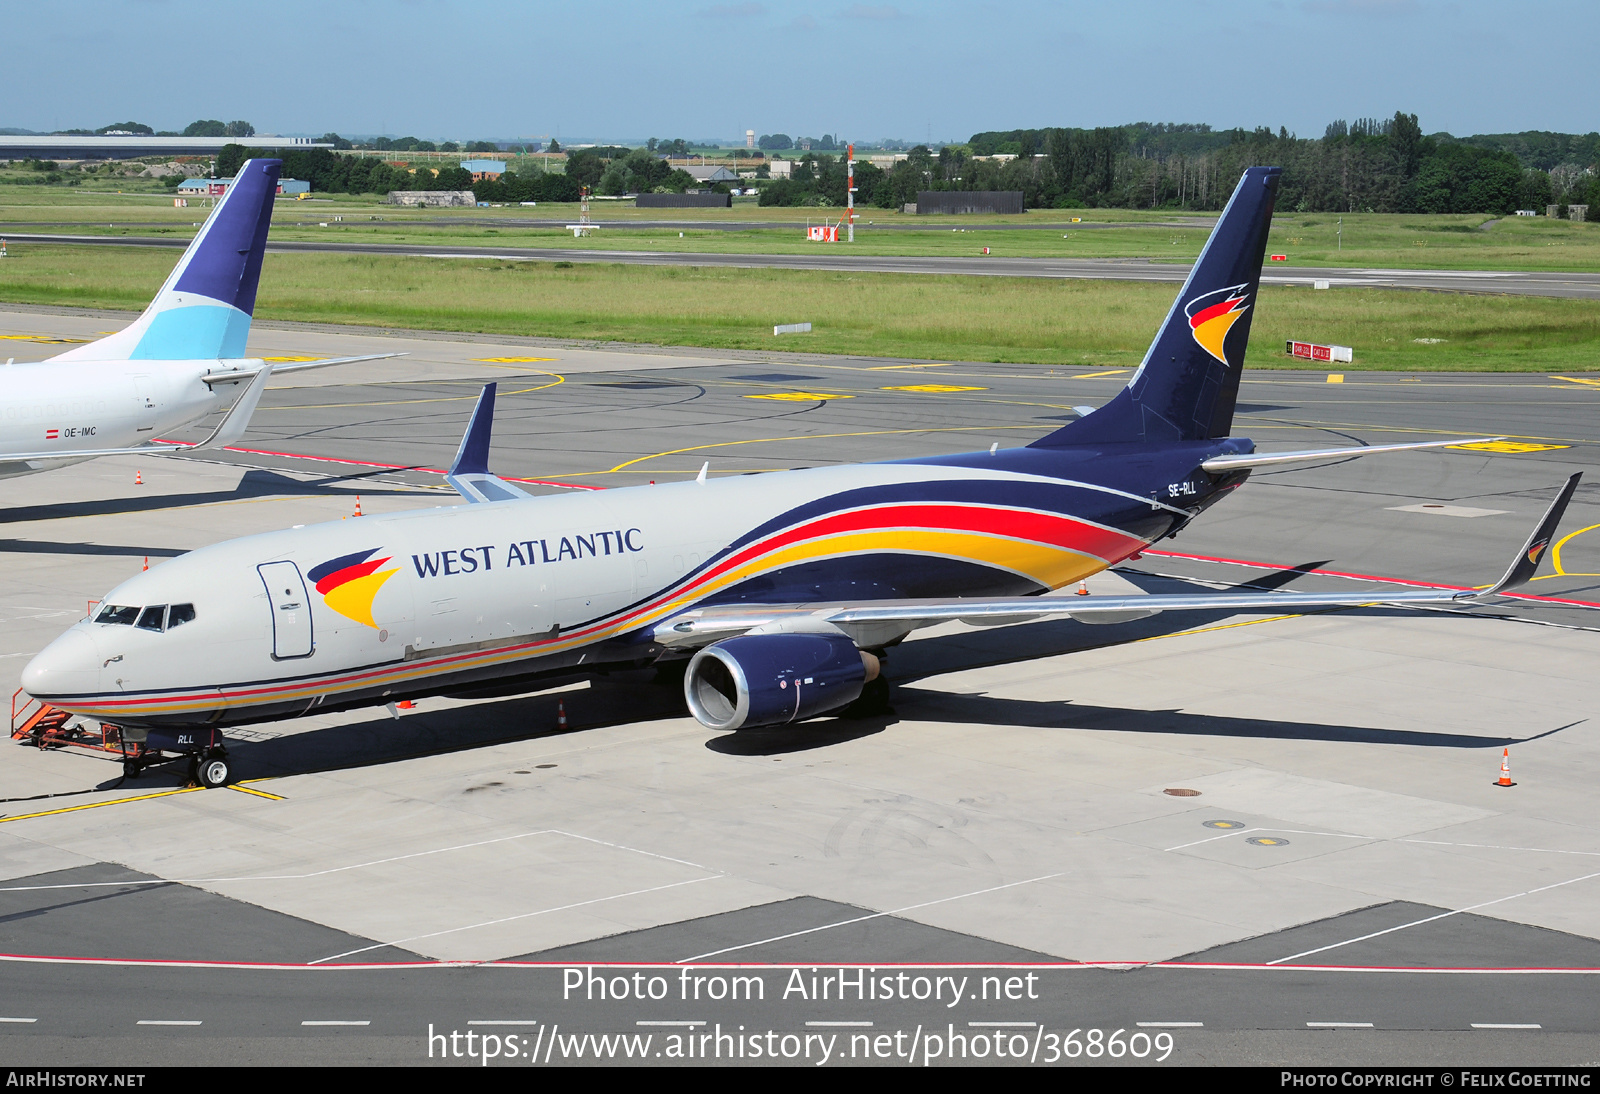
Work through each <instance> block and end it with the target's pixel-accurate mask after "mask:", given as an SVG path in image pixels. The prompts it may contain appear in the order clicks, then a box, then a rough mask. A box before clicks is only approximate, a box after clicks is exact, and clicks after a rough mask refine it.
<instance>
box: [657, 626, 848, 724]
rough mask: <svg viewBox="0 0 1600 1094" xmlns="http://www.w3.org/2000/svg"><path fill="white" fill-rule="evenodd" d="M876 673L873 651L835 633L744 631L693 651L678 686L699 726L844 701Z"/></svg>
mask: <svg viewBox="0 0 1600 1094" xmlns="http://www.w3.org/2000/svg"><path fill="white" fill-rule="evenodd" d="M877 675H878V659H877V658H876V657H874V656H873V655H872V654H870V653H865V652H863V651H861V650H858V649H856V645H855V643H854V642H852V641H851V640H850V639H849V638H847V637H846V636H845V635H843V634H817V633H811V634H746V635H741V636H739V637H738V638H728V639H725V640H723V641H721V642H718V643H716V644H714V645H710V646H707V647H706V648H705V649H703V650H701V651H700V652H699V653H697V654H695V655H694V659H693V660H692V661H690V662H689V668H688V671H687V672H685V673H684V676H683V692H684V697H685V698H686V699H687V700H688V701H689V710H690V712H691V713H692V714H693V715H694V716H695V718H696V719H697V720H698V721H699V722H700V724H701V725H703V726H705V727H706V728H708V729H745V728H748V727H750V726H772V725H785V724H787V723H789V722H798V721H800V720H801V719H802V718H811V717H815V716H816V715H818V714H826V713H828V712H829V711H832V710H838V709H840V708H841V707H845V706H848V705H849V704H851V703H853V702H855V700H856V699H857V698H858V697H859V696H860V695H861V689H862V688H863V687H864V686H866V684H867V682H868V681H869V680H873V679H876V677H877Z"/></svg>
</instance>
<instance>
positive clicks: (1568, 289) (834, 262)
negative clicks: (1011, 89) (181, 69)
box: [7, 233, 1600, 300]
mask: <svg viewBox="0 0 1600 1094" xmlns="http://www.w3.org/2000/svg"><path fill="white" fill-rule="evenodd" d="M7 239H9V240H11V241H13V242H18V243H54V244H61V243H67V244H86V245H90V246H116V247H176V248H183V247H187V246H188V245H189V241H188V240H187V239H182V238H171V239H162V238H157V237H151V236H77V235H44V234H31V233H13V234H10V235H8V236H7ZM267 250H268V251H270V252H272V253H274V254H294V253H300V252H303V253H321V254H387V255H404V256H410V257H419V258H499V259H508V260H512V261H524V262H557V261H560V262H587V263H610V262H616V263H623V264H626V265H634V266H716V267H726V268H730V269H768V270H825V271H833V272H843V273H908V274H957V275H962V276H967V277H1035V278H1062V279H1074V280H1103V281H1163V282H1173V283H1178V282H1182V281H1183V280H1184V278H1186V277H1188V276H1189V269H1190V267H1189V264H1188V263H1157V262H1151V261H1150V260H1149V259H1126V258H1079V259H1064V258H1003V257H1000V256H997V255H991V256H978V255H974V256H972V257H969V258H946V257H922V256H884V255H850V254H845V253H842V252H838V251H834V252H825V253H818V254H814V255H759V254H754V255H750V254H689V253H679V252H674V251H597V250H568V249H566V248H561V247H467V246H447V245H437V246H428V245H423V244H402V243H339V242H334V241H331V240H330V241H328V242H324V243H319V242H289V241H283V240H279V241H276V242H272V243H269V244H268V245H267ZM1264 269H1265V270H1266V272H1264V273H1263V274H1262V278H1261V280H1262V281H1263V282H1264V283H1266V284H1280V285H1311V284H1314V283H1315V282H1317V281H1327V282H1328V283H1329V285H1330V287H1334V288H1345V287H1355V288H1374V289H1412V290H1425V291H1429V292H1458V293H1480V294H1496V295H1509V296H1557V297H1566V298H1570V299H1579V300H1600V273H1572V272H1563V273H1551V272H1544V271H1504V270H1502V271H1496V270H1386V269H1364V268H1352V269H1344V268H1338V267H1318V266H1279V265H1276V264H1271V265H1269V266H1268V267H1264Z"/></svg>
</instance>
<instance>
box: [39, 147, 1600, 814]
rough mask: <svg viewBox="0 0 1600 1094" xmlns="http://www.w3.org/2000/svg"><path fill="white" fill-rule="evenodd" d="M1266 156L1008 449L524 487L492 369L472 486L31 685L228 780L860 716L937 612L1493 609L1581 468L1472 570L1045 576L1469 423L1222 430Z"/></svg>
mask: <svg viewBox="0 0 1600 1094" xmlns="http://www.w3.org/2000/svg"><path fill="white" fill-rule="evenodd" d="M1278 174H1279V172H1278V169H1276V168H1260V167H1253V168H1250V169H1249V170H1247V171H1246V172H1245V174H1244V177H1243V178H1242V179H1241V180H1240V183H1239V186H1238V189H1237V190H1236V191H1235V192H1234V195H1233V198H1232V200H1231V201H1230V202H1229V204H1228V207H1227V209H1226V210H1225V211H1224V212H1223V214H1222V217H1221V218H1220V220H1219V221H1218V224H1217V227H1216V229H1215V231H1214V232H1213V233H1212V237H1211V240H1210V241H1209V242H1208V243H1207V245H1206V249H1205V250H1204V252H1202V254H1201V256H1200V258H1199V260H1198V261H1197V262H1196V263H1195V267H1194V270H1193V272H1192V273H1191V274H1190V276H1189V279H1188V281H1187V282H1186V283H1185V284H1184V287H1183V289H1182V291H1181V292H1180V293H1179V294H1178V298H1177V301H1176V303H1175V304H1174V306H1173V308H1172V311H1171V312H1170V313H1169V315H1168V317H1167V320H1166V322H1165V323H1164V324H1163V325H1162V327H1161V330H1160V332H1159V333H1158V334H1157V335H1156V338H1155V341H1154V342H1153V343H1152V345H1151V348H1150V352H1149V353H1148V354H1147V355H1146V357H1145V361H1144V364H1143V365H1142V366H1141V367H1140V369H1139V371H1138V373H1137V374H1136V375H1135V376H1134V377H1133V379H1132V380H1131V381H1129V383H1128V386H1127V387H1126V388H1124V389H1123V390H1122V391H1121V392H1120V393H1119V394H1118V395H1117V396H1116V398H1114V399H1112V400H1111V402H1109V403H1108V404H1106V405H1105V406H1103V407H1101V408H1100V409H1098V410H1094V411H1093V412H1091V413H1089V414H1087V415H1086V416H1084V417H1082V418H1081V419H1078V420H1076V421H1074V422H1071V423H1069V424H1068V425H1067V426H1065V427H1064V428H1062V429H1060V430H1057V431H1056V432H1054V433H1052V434H1050V435H1049V436H1046V437H1043V438H1041V439H1039V440H1036V441H1034V442H1033V443H1032V444H1030V445H1028V446H1026V447H1024V448H1013V449H1007V450H1001V451H997V450H995V449H990V450H989V451H984V452H969V453H965V454H959V455H949V456H935V457H929V458H922V459H913V460H900V461H896V462H891V463H872V464H861V465H856V466H844V467H826V468H814V469H810V470H803V471H786V472H775V473H771V474H765V475H752V476H739V477H730V478H726V479H718V480H716V481H708V480H706V479H705V477H704V473H703V472H702V475H701V477H700V478H699V479H697V480H696V481H693V482H683V483H674V484H670V485H661V486H640V487H629V488H625V489H616V490H602V491H594V492H589V491H585V492H582V493H573V494H565V495H556V496H546V497H529V496H528V495H526V494H525V493H524V492H523V491H522V490H521V489H519V488H518V487H517V486H515V485H514V484H512V483H510V482H507V481H505V480H504V479H501V478H499V477H497V476H495V475H493V474H491V473H490V471H489V463H488V456H489V440H490V429H491V424H492V420H493V414H494V385H492V384H491V385H489V386H487V387H486V388H485V389H484V392H483V395H482V396H481V398H480V399H479V402H478V406H477V409H476V410H475V411H474V413H473V416H472V420H471V423H470V424H469V426H468V428H467V432H466V435H465V436H464V437H463V439H462V442H461V448H460V450H459V452H458V453H457V455H456V460H455V464H454V467H453V468H452V471H451V474H450V476H449V481H450V483H451V485H452V486H454V487H455V489H456V490H457V492H458V493H460V494H461V496H462V497H464V498H465V499H466V500H467V501H468V502H469V503H470V504H467V505H462V506H455V507H449V508H434V509H423V510H416V511H412V512H405V513H395V514H389V515H385V516H369V517H364V518H362V519H360V520H344V521H338V522H333V523H327V524H317V525H311V526H309V527H300V528H293V529H289V530H287V531H280V532H270V533H266V534H264V535H256V536H248V537H245V538H243V539H235V540H231V541H229V542H226V543H219V544H216V545H214V546H210V547H204V548H201V549H200V550H197V551H193V552H190V553H189V554H186V555H183V556H181V557H178V558H175V559H173V560H171V561H170V562H167V563H164V564H163V565H161V566H158V567H156V568H155V569H154V570H151V571H149V572H148V573H141V574H139V575H137V576H135V577H134V578H133V579H132V580H130V581H127V582H124V583H123V584H122V585H120V586H118V587H117V588H116V589H114V590H112V591H111V592H110V593H109V594H107V596H106V598H105V601H104V606H103V607H102V608H101V609H100V610H99V612H98V613H97V614H96V615H95V616H94V617H93V618H92V619H86V620H84V621H82V622H80V623H78V624H76V625H75V626H73V627H72V628H71V629H70V630H69V631H67V632H66V633H65V634H63V635H62V636H61V637H59V638H57V639H56V640H55V641H54V642H53V643H51V644H50V646H49V647H47V648H46V649H45V650H44V651H43V652H41V653H40V654H39V655H38V656H37V657H35V658H34V659H33V661H32V662H31V663H30V664H29V665H28V666H27V668H26V669H25V670H24V671H23V674H22V682H23V686H24V687H25V688H26V689H27V691H28V692H29V694H31V695H33V696H34V697H36V698H38V699H40V700H41V701H43V702H46V703H49V704H53V705H54V706H56V707H58V708H61V709H64V710H67V711H70V712H72V713H75V714H80V715H85V716H88V717H92V718H96V719H100V720H102V721H103V722H109V723H113V724H115V725H117V726H120V727H123V731H124V735H123V739H124V740H125V741H130V742H138V743H136V744H132V745H129V746H128V747H129V749H130V751H129V752H128V753H127V759H126V761H125V762H126V763H127V765H128V767H129V769H130V770H131V771H135V772H136V771H137V770H138V768H139V766H140V765H141V764H142V763H145V762H150V761H151V760H153V759H154V758H156V757H159V756H161V755H162V754H164V753H178V754H180V755H183V754H188V755H190V756H193V757H194V758H195V761H196V768H195V771H196V775H197V777H198V778H199V779H200V780H201V781H202V782H203V783H205V784H206V785H209V786H215V785H219V784H220V783H222V782H223V781H225V780H226V779H227V777H228V762H227V756H226V752H225V742H224V739H223V735H222V730H223V728H224V727H226V726H232V725H239V724H243V723H248V722H257V721H263V720H268V719H274V718H292V717H296V716H298V715H303V714H309V713H313V712H318V711H333V710H342V709H349V708H353V707H363V706H378V705H383V704H391V709H392V704H394V703H396V702H398V701H400V700H405V699H414V698H418V697H421V696H427V695H438V694H445V695H454V696H473V695H478V696H486V695H495V694H512V693H515V692H518V691H536V690H538V689H539V688H541V687H543V686H547V685H548V684H549V683H551V682H552V681H556V680H566V679H571V678H572V677H573V675H574V674H579V675H582V674H586V673H593V672H600V671H606V670H608V669H616V668H621V667H630V666H645V665H650V664H654V663H660V662H671V661H675V660H676V661H684V660H687V662H688V663H687V666H686V671H685V675H684V692H685V698H686V699H687V702H688V706H689V710H690V711H691V712H692V713H693V715H694V716H695V717H696V718H697V719H699V721H700V722H701V723H703V724H704V725H706V726H707V727H709V728H712V729H717V730H724V729H739V728H742V727H746V726H763V725H776V724H783V723H788V722H793V721H797V720H800V719H804V718H810V717H812V716H815V715H819V714H827V713H830V712H837V711H841V710H843V709H845V708H847V707H851V706H852V705H854V706H855V709H857V710H862V709H863V708H866V707H870V706H871V705H872V704H873V703H882V702H883V700H884V699H886V697H887V686H888V685H887V683H886V682H885V681H884V679H883V678H882V677H881V676H880V675H879V670H880V666H881V661H882V658H883V657H884V654H885V650H886V649H887V648H889V647H891V646H893V645H894V644H895V643H897V642H899V641H900V640H901V639H902V638H904V637H905V636H906V635H908V634H909V633H911V632H912V631H913V630H915V629H917V628H919V627H927V626H931V625H934V624H936V623H940V622H944V621H947V620H952V619H960V620H967V621H969V622H976V623H988V624H999V623H1003V622H1011V621H1016V620H1020V619H1033V618H1043V617H1050V616H1054V617H1062V616H1070V617H1072V618H1075V619H1079V620H1082V621H1084V622H1114V621H1117V620H1121V619H1128V618H1136V617H1141V616H1147V615H1152V614H1154V613H1156V612H1159V611H1182V610H1191V609H1202V610H1219V609H1225V610H1238V611H1268V612H1283V611H1295V610H1300V609H1305V608H1313V607H1329V606H1359V605H1366V604H1443V605H1458V606H1472V605H1476V604H1482V603H1486V602H1490V601H1492V600H1493V598H1494V597H1495V596H1496V594H1498V593H1501V592H1505V591H1507V590H1510V589H1513V588H1515V587H1517V586H1518V585H1521V584H1522V583H1524V582H1526V581H1527V580H1528V579H1529V578H1530V577H1531V576H1532V575H1533V572H1534V569H1535V567H1536V566H1537V564H1538V561H1539V559H1540V557H1541V555H1542V553H1543V552H1544V550H1545V547H1546V546H1547V545H1548V544H1549V543H1550V541H1551V537H1552V536H1553V534H1554V531H1555V527H1556V524H1557V522H1558V521H1559V520H1560V517H1561V514H1562V511H1563V510H1564V508H1565V506H1566V504H1567V502H1568V501H1569V500H1570V498H1571V497H1572V492H1573V490H1574V489H1575V488H1576V485H1577V479H1578V476H1576V475H1574V476H1572V478H1571V479H1570V480H1569V481H1568V482H1567V484H1566V486H1565V487H1564V488H1563V489H1562V491H1561V492H1560V495H1559V496H1558V497H1557V499H1556V500H1555V502H1554V503H1553V504H1552V505H1551V506H1550V508H1549V510H1548V511H1547V512H1546V513H1545V515H1544V518H1543V519H1542V520H1541V521H1540V522H1539V524H1538V526H1537V527H1536V528H1535V530H1534V532H1533V535H1532V536H1530V537H1529V539H1528V542H1527V543H1526V544H1525V545H1524V546H1523V548H1522V550H1521V551H1519V552H1518V554H1517V556H1516V557H1515V559H1514V560H1513V561H1512V563H1511V565H1510V567H1509V568H1508V569H1507V570H1506V573H1505V576H1504V577H1502V578H1501V580H1500V581H1499V582H1497V583H1496V584H1495V585H1493V586H1492V587H1490V588H1488V589H1485V590H1483V591H1478V592H1456V591H1452V590H1444V589H1407V590H1404V591H1395V590H1394V589H1392V588H1387V589H1375V590H1366V591H1361V592H1356V593H1349V594H1328V593H1270V594H1267V593H1240V592H1219V593H1201V594H1193V595H1161V596H1155V595H1152V596H1063V597H1048V596H1041V595H1039V594H1042V593H1045V592H1048V591H1050V590H1053V589H1060V588H1062V587H1064V586H1068V585H1071V584H1073V583H1075V582H1077V581H1079V580H1080V579H1081V578H1084V577H1087V576H1089V575H1090V574H1094V573H1097V572H1099V571H1101V570H1104V569H1106V568H1107V567H1109V566H1112V565H1114V564H1116V563H1118V562H1120V561H1122V560H1123V559H1126V558H1128V557H1130V556H1132V555H1135V554H1136V553H1138V552H1139V551H1141V550H1142V549H1144V548H1145V547H1147V546H1148V545H1149V544H1151V543H1153V542H1154V541H1156V540H1159V539H1161V538H1163V537H1165V536H1168V535H1171V534H1172V533H1173V532H1175V531H1177V530H1178V529H1179V528H1181V527H1183V526H1184V525H1185V524H1187V523H1188V522H1189V521H1190V520H1192V519H1194V518H1195V517H1196V516H1197V515H1198V514H1199V513H1200V512H1201V511H1202V510H1204V509H1205V508H1207V507H1208V506H1210V505H1211V504H1212V503H1214V502H1216V501H1218V500H1220V499H1222V498H1223V497H1226V496H1227V495H1228V494H1229V493H1231V492H1232V491H1233V490H1235V489H1236V488H1238V487H1239V486H1240V485H1242V484H1243V483H1244V481H1245V479H1246V478H1247V477H1248V476H1249V473H1250V470H1251V469H1252V468H1254V467H1258V466H1277V465H1283V464H1287V463H1293V462H1296V461H1303V460H1311V459H1327V458H1330V457H1335V456H1338V457H1348V456H1353V455H1366V454H1370V453H1373V452H1386V451H1394V450H1397V449H1405V448H1427V447H1432V446H1434V445H1443V444H1452V443H1465V442H1464V441H1453V442H1452V441H1436V442H1428V443H1426V444H1407V445H1385V446H1381V447H1372V448H1341V449H1331V450H1321V451H1315V452H1293V453H1269V454H1256V453H1255V450H1254V449H1255V446H1254V445H1253V444H1252V443H1251V442H1250V441H1249V440H1247V439H1245V438H1238V437H1231V436H1229V429H1230V426H1231V424H1232V421H1233V410H1234V399H1235V395H1236V393H1237V390H1238V385H1239V378H1240V372H1241V370H1242V368H1243V363H1244V352H1245V342H1246V339H1247V338H1248V336H1249V328H1250V321H1251V315H1252V312H1253V308H1254V305H1255V301H1256V291H1257V286H1258V283H1259V279H1260V274H1261V259H1262V253H1263V249H1264V247H1265V245H1266V239H1267V229H1268V226H1269V224H1270V220H1271V214H1272V205H1273V198H1274V195H1275V193H1276V190H1277V184H1278Z"/></svg>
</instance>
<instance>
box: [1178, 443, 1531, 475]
mask: <svg viewBox="0 0 1600 1094" xmlns="http://www.w3.org/2000/svg"><path fill="white" fill-rule="evenodd" d="M1503 440H1505V438H1504V437H1467V438H1464V439H1461V440H1455V441H1422V442H1420V443H1418V444H1374V445H1366V446H1364V447H1361V448H1313V449H1306V450H1304V451H1300V452H1252V453H1250V454H1249V455H1245V456H1216V457H1213V458H1212V459H1209V460H1206V461H1205V462H1204V463H1202V464H1201V465H1200V467H1201V468H1202V469H1203V470H1205V471H1209V472H1210V473H1211V474H1213V475H1220V474H1222V473H1223V472H1226V471H1244V470H1247V469H1249V468H1252V467H1275V466H1277V465H1279V464H1286V463H1307V462H1309V461H1311V460H1339V459H1349V458H1350V457H1352V456H1376V455H1378V454H1379V453H1383V452H1409V451H1411V450H1412V449H1414V448H1448V447H1450V446H1451V445H1458V444H1487V443H1489V442H1491V441H1503Z"/></svg>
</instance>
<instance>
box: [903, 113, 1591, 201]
mask: <svg viewBox="0 0 1600 1094" xmlns="http://www.w3.org/2000/svg"><path fill="white" fill-rule="evenodd" d="M923 151H926V150H920V149H919V150H914V151H913V156H912V160H915V161H917V162H915V163H913V162H912V160H908V161H904V162H902V163H900V164H897V165H896V167H895V170H894V171H893V172H891V177H890V182H891V188H892V189H893V191H894V195H893V196H894V199H895V200H896V201H898V200H901V199H902V198H903V199H904V200H907V201H910V200H915V199H914V197H907V196H906V195H908V194H914V193H915V191H917V190H1021V191H1022V192H1023V195H1024V201H1025V203H1026V204H1027V205H1029V206H1032V207H1047V208H1048V207H1054V208H1070V207H1073V206H1078V205H1095V206H1112V207H1124V208H1175V209H1220V208H1221V207H1222V205H1223V204H1224V203H1225V202H1226V201H1227V200H1228V196H1229V195H1230V194H1231V193H1232V192H1233V187H1234V184H1235V183H1236V182H1237V181H1238V178H1239V175H1240V173H1241V172H1242V171H1243V169H1244V168H1245V167H1247V166H1250V165H1252V164H1272V165H1276V166H1281V167H1282V168H1283V169H1284V173H1283V183H1282V189H1281V191H1280V194H1279V198H1278V208H1279V209H1284V210H1293V211H1300V212H1378V213H1492V214H1502V215H1503V214H1507V213H1510V212H1512V211H1513V210H1516V209H1519V208H1522V209H1526V208H1533V209H1539V210H1541V211H1542V210H1543V208H1544V207H1545V206H1546V205H1550V204H1567V203H1569V202H1572V203H1581V202H1585V201H1587V202H1588V204H1589V205H1590V207H1591V210H1592V212H1591V215H1593V216H1596V217H1597V219H1600V173H1597V171H1596V166H1595V164H1596V159H1597V158H1600V134H1595V133H1590V134H1588V135H1587V136H1581V137H1579V136H1572V135H1568V134H1559V133H1543V132H1532V133H1518V134H1499V135H1487V136H1475V137H1468V138H1456V137H1453V136H1451V135H1450V134H1448V133H1438V134H1433V135H1431V136H1425V135H1424V134H1423V132H1422V129H1421V127H1420V126H1419V125H1418V123H1417V116H1416V115H1415V114H1405V113H1400V112H1397V113H1396V114H1395V115H1394V117H1393V118H1390V119H1388V120H1384V121H1379V120H1377V119H1373V118H1361V119H1357V120H1356V121H1354V122H1345V121H1343V120H1340V121H1336V122H1334V123H1332V124H1330V125H1329V126H1328V127H1327V128H1326V130H1325V131H1324V133H1323V135H1322V137H1321V138H1309V139H1301V138H1298V137H1296V136H1294V135H1292V134H1290V133H1289V132H1288V130H1286V129H1282V128H1280V129H1279V130H1278V131H1277V132H1276V133H1274V132H1273V131H1272V130H1270V129H1265V128H1260V129H1255V130H1250V131H1246V130H1243V129H1232V130H1222V131H1216V130H1212V129H1211V128H1210V127H1209V126H1205V125H1165V124H1150V123H1146V122H1141V123H1139V124H1137V125H1129V126H1118V127H1111V128H1099V129H1017V130H1011V131H1008V132H988V133H977V134H974V135H973V137H972V139H971V141H969V142H968V143H967V145H965V146H964V147H963V146H952V147H947V148H944V149H941V150H940V152H939V154H938V156H937V159H936V162H929V161H930V159H932V158H933V157H932V154H931V152H930V153H928V154H927V155H918V153H919V152H923ZM996 155H999V156H1006V155H1009V156H1014V157H1016V158H1015V159H1010V160H1004V159H1001V160H992V159H979V158H977V157H988V156H996ZM885 204H889V202H885Z"/></svg>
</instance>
